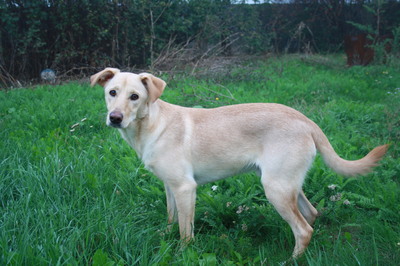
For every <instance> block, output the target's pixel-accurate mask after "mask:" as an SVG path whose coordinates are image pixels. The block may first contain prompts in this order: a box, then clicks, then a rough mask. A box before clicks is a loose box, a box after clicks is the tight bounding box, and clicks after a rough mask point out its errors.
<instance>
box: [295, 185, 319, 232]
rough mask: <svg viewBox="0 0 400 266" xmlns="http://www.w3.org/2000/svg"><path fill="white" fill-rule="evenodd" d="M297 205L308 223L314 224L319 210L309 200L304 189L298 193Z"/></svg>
mask: <svg viewBox="0 0 400 266" xmlns="http://www.w3.org/2000/svg"><path fill="white" fill-rule="evenodd" d="M297 206H298V207H299V210H300V212H301V214H302V215H303V216H304V218H305V219H306V220H307V222H308V224H309V225H311V226H312V225H313V224H314V221H315V219H316V218H317V216H318V211H317V210H316V209H315V208H314V206H313V205H312V204H311V203H310V202H309V201H308V199H307V198H306V195H304V192H303V191H300V193H299V195H298V199H297Z"/></svg>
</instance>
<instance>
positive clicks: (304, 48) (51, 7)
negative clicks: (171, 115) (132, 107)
mask: <svg viewBox="0 0 400 266" xmlns="http://www.w3.org/2000/svg"><path fill="white" fill-rule="evenodd" d="M256 2H257V1H256ZM259 2H261V1H259ZM264 2H265V3H262V4H254V5H249V4H244V1H234V0H190V1H185V0H157V1H151V0H132V1H130V0H121V1H110V0H93V1H88V0H84V1H61V0H51V1H49V0H40V1H31V0H21V1H13V0H5V1H0V66H1V68H0V69H1V71H2V72H0V78H1V75H3V68H4V73H10V75H11V76H13V77H15V78H17V79H25V80H27V79H31V78H37V77H38V76H39V73H40V72H41V70H43V69H45V68H52V69H54V70H56V71H57V73H58V74H59V75H66V73H68V75H70V76H71V75H74V74H78V73H80V72H79V71H84V70H86V73H88V72H90V71H93V69H98V68H102V67H104V66H118V67H120V68H132V67H137V68H144V67H147V66H154V64H155V61H156V60H157V58H158V57H159V56H160V55H162V54H163V53H165V52H166V51H167V50H170V49H173V48H174V47H181V46H185V47H186V48H187V49H186V51H185V52H186V53H184V54H185V55H186V54H187V53H191V54H190V56H187V57H189V58H190V59H191V60H194V61H196V60H198V59H199V58H201V57H202V56H205V55H208V56H210V55H215V53H210V52H209V51H210V49H211V48H212V47H218V49H216V50H217V51H218V53H219V54H223V55H228V56H229V55H232V54H263V53H269V52H271V51H274V52H282V51H288V52H329V51H337V50H339V49H340V47H341V46H342V42H343V36H344V35H345V34H352V33H354V31H358V30H359V29H357V28H354V27H352V26H351V25H349V24H347V23H346V21H348V20H352V21H354V22H355V23H358V24H359V25H370V24H372V23H373V22H374V21H375V18H374V16H373V15H371V13H370V12H368V10H365V9H364V8H363V7H362V5H360V4H359V3H361V2H364V1H316V0H315V1H297V0H293V1H281V2H279V1H274V2H273V3H269V1H264ZM398 7H399V3H398V1H387V2H386V1H385V3H383V4H382V5H381V6H380V12H379V14H381V15H380V17H381V22H380V32H381V33H382V34H386V33H389V32H391V31H392V30H394V28H395V27H396V26H398V25H399V18H400V14H399V13H398V12H399V11H398V10H400V9H399V8H398ZM189 63H192V62H189ZM174 66H175V64H174ZM170 67H171V66H170Z"/></svg>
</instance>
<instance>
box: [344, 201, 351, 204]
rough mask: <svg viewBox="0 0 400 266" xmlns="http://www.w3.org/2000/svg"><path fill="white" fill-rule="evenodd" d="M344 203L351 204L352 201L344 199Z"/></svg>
mask: <svg viewBox="0 0 400 266" xmlns="http://www.w3.org/2000/svg"><path fill="white" fill-rule="evenodd" d="M343 204H344V205H350V204H351V203H350V201H349V200H344V201H343Z"/></svg>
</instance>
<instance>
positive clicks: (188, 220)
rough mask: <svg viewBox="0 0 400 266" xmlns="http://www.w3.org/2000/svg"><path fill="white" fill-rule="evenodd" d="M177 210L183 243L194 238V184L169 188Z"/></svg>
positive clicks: (195, 185)
mask: <svg viewBox="0 0 400 266" xmlns="http://www.w3.org/2000/svg"><path fill="white" fill-rule="evenodd" d="M170 188H171V190H172V192H173V195H174V197H175V203H176V207H177V210H178V222H179V233H180V235H181V239H182V240H184V241H185V242H188V241H190V240H191V239H193V237H194V231H193V229H194V207H195V201H196V188H197V184H196V183H195V182H189V181H188V182H185V183H184V184H180V185H179V186H177V187H172V186H170Z"/></svg>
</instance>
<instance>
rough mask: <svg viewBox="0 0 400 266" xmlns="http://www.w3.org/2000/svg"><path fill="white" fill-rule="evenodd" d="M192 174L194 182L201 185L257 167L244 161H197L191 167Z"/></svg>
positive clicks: (256, 169)
mask: <svg viewBox="0 0 400 266" xmlns="http://www.w3.org/2000/svg"><path fill="white" fill-rule="evenodd" d="M193 170H194V171H193V175H194V179H195V180H196V183H197V184H199V185H203V184H206V183H210V182H214V181H217V180H220V179H224V178H227V177H231V176H234V175H237V174H241V173H246V172H250V171H258V170H259V168H258V167H257V165H255V164H254V163H248V162H244V161H229V162H227V161H225V162H218V163H216V161H214V162H210V161H207V162H204V163H203V162H200V163H199V162H198V163H197V164H196V165H195V166H194V167H193Z"/></svg>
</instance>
